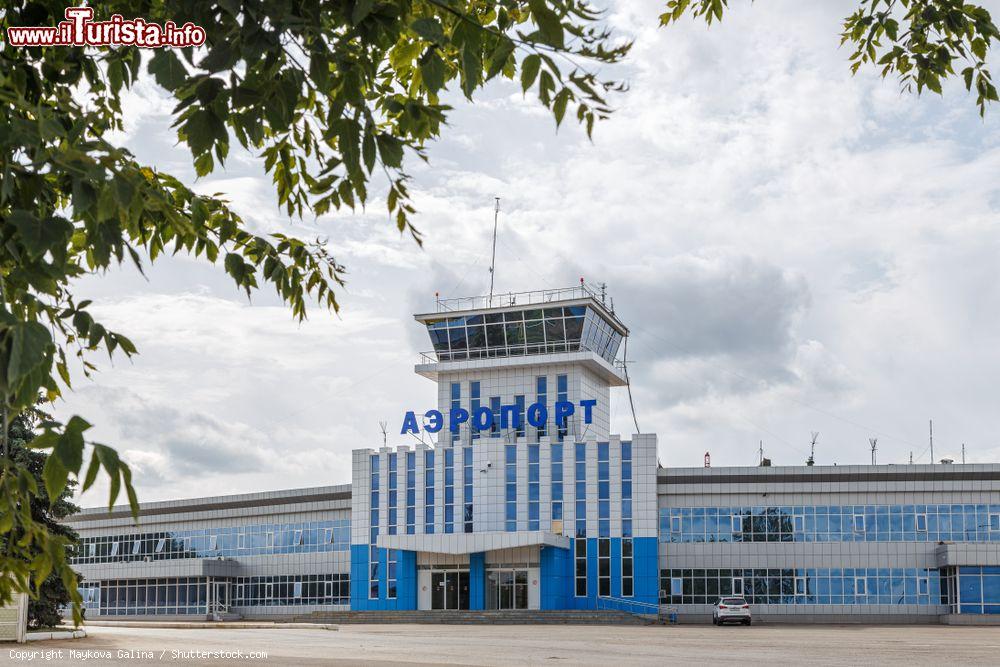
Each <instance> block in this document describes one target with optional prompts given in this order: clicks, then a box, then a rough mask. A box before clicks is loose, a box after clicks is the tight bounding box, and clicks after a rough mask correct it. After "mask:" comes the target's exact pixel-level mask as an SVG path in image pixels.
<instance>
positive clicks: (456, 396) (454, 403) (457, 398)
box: [451, 382, 462, 442]
mask: <svg viewBox="0 0 1000 667" xmlns="http://www.w3.org/2000/svg"><path fill="white" fill-rule="evenodd" d="M461 407H462V383H461V382H452V383H451V409H452V410H457V409H459V408H461ZM460 433H461V427H459V430H456V431H452V432H451V441H452V442H458V438H459V434H460Z"/></svg>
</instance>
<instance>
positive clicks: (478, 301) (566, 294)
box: [435, 284, 607, 313]
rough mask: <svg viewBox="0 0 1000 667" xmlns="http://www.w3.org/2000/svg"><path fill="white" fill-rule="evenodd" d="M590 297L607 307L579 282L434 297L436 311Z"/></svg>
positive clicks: (597, 294) (587, 286)
mask: <svg viewBox="0 0 1000 667" xmlns="http://www.w3.org/2000/svg"><path fill="white" fill-rule="evenodd" d="M575 298H591V299H593V300H595V301H597V302H598V303H600V304H601V305H604V306H605V307H607V304H605V298H604V296H603V295H601V294H599V293H598V292H597V291H596V290H594V289H592V288H591V287H590V286H589V285H585V284H580V285H574V286H573V287H561V288H558V289H545V290H532V291H529V292H502V293H498V294H494V295H491V296H487V295H482V296H467V297H457V298H448V299H442V298H441V297H437V298H436V299H435V301H436V305H437V311H438V312H439V313H440V312H448V311H461V310H478V309H480V308H492V307H494V306H496V307H500V306H514V305H532V304H544V303H549V302H552V301H562V300H564V299H575Z"/></svg>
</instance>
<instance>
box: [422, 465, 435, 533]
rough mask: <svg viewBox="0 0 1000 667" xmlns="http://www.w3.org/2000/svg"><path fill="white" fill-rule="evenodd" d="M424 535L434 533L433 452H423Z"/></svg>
mask: <svg viewBox="0 0 1000 667" xmlns="http://www.w3.org/2000/svg"><path fill="white" fill-rule="evenodd" d="M424 533H426V534H427V535H432V534H433V533H434V450H433V449H427V450H424Z"/></svg>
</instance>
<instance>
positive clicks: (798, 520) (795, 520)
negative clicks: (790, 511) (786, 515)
mask: <svg viewBox="0 0 1000 667" xmlns="http://www.w3.org/2000/svg"><path fill="white" fill-rule="evenodd" d="M805 519H806V518H805V517H804V516H802V515H801V514H796V515H795V516H793V517H792V531H794V532H796V533H802V532H805V525H806V522H805Z"/></svg>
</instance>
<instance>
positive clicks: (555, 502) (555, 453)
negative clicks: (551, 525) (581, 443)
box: [551, 442, 564, 533]
mask: <svg viewBox="0 0 1000 667" xmlns="http://www.w3.org/2000/svg"><path fill="white" fill-rule="evenodd" d="M551 493H552V520H553V521H559V522H561V521H562V520H563V446H562V444H561V443H558V442H554V443H552V486H551ZM553 530H555V529H553ZM558 532H559V533H564V531H563V530H559V531H558Z"/></svg>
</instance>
